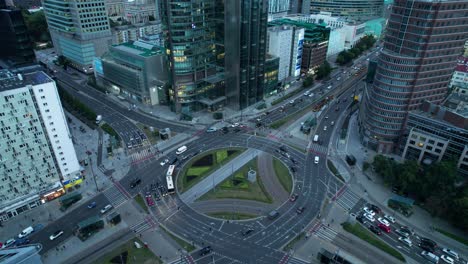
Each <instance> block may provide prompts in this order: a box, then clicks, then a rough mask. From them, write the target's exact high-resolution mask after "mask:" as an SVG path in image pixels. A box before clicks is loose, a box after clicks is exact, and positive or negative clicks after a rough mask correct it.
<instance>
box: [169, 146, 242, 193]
mask: <svg viewBox="0 0 468 264" xmlns="http://www.w3.org/2000/svg"><path fill="white" fill-rule="evenodd" d="M244 151H245V149H242V148H229V149H217V150H212V151H208V152H206V153H203V154H201V155H199V156H198V157H195V158H194V159H192V160H190V161H189V163H188V164H187V165H186V166H185V167H184V168H183V169H182V171H181V173H180V175H179V177H177V188H178V190H179V192H181V193H183V192H185V191H187V190H188V189H190V187H192V186H194V185H195V184H197V183H198V182H200V181H201V180H203V179H204V178H205V177H206V176H208V175H210V174H211V173H212V172H214V171H215V170H217V169H219V168H220V167H221V166H222V165H224V164H226V163H228V162H229V161H231V160H232V159H234V158H235V157H237V156H239V155H240V154H241V153H242V152H244ZM207 156H210V157H207ZM200 164H206V165H203V166H200ZM197 165H198V166H197Z"/></svg>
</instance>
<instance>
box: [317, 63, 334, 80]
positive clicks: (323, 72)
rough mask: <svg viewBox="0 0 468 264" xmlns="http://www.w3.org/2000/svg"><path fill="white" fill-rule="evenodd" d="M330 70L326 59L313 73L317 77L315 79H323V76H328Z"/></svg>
mask: <svg viewBox="0 0 468 264" xmlns="http://www.w3.org/2000/svg"><path fill="white" fill-rule="evenodd" d="M331 71H332V68H331V66H330V63H328V61H325V62H324V63H323V64H322V65H320V67H319V68H318V69H317V73H316V75H315V78H317V80H321V79H323V78H325V77H328V75H330V73H331Z"/></svg>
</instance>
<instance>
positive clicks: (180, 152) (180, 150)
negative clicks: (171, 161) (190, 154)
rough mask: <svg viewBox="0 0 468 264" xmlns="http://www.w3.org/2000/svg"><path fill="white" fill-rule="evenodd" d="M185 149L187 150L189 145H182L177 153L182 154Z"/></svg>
mask: <svg viewBox="0 0 468 264" xmlns="http://www.w3.org/2000/svg"><path fill="white" fill-rule="evenodd" d="M185 151H187V146H182V147H180V148H178V149H177V151H176V154H177V155H180V154H182V153H184V152H185Z"/></svg>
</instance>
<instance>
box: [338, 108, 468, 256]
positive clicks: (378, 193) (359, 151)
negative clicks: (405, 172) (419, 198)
mask: <svg viewBox="0 0 468 264" xmlns="http://www.w3.org/2000/svg"><path fill="white" fill-rule="evenodd" d="M338 146H339V148H340V149H341V150H343V151H344V153H345V154H343V155H346V154H347V153H350V154H352V155H353V156H354V157H355V158H356V167H357V168H356V169H354V170H353V171H352V174H354V176H355V177H353V179H352V180H351V185H350V187H351V189H353V191H355V192H357V193H363V192H364V193H366V196H367V199H368V200H370V201H372V202H373V203H375V204H377V205H378V206H380V207H382V208H385V209H386V211H387V212H391V213H393V214H394V215H396V216H397V218H398V220H399V221H400V222H402V223H403V224H407V225H412V226H414V227H415V229H416V232H417V233H419V234H421V235H423V236H426V237H432V238H434V240H436V241H439V242H441V243H442V244H446V245H448V246H450V247H451V248H452V249H453V250H455V251H458V252H460V253H461V252H467V250H468V247H467V246H466V245H463V244H461V243H459V242H458V241H455V240H452V239H450V238H448V237H446V236H444V235H442V234H440V233H439V232H436V231H433V230H432V229H431V227H434V226H437V227H439V228H441V229H444V230H446V231H448V232H451V233H453V234H457V235H458V236H460V237H467V234H465V233H464V232H463V231H460V230H457V229H456V228H454V227H453V226H452V225H450V224H449V223H448V222H446V221H445V220H443V219H440V218H434V217H432V216H431V215H430V214H429V213H428V212H427V211H425V210H423V209H421V208H420V207H418V206H415V207H414V208H413V214H412V215H411V216H410V217H405V216H403V215H401V214H400V213H398V212H396V211H394V210H392V209H390V208H388V206H387V201H388V199H389V198H391V197H393V196H394V194H393V193H392V192H391V190H389V188H387V187H385V186H384V183H383V181H382V180H381V178H380V177H379V176H378V175H374V174H372V172H365V173H363V172H362V164H363V162H364V161H367V162H369V163H371V162H372V160H373V158H374V156H375V155H377V153H375V152H374V151H372V150H370V149H367V148H364V147H363V146H362V145H361V143H360V138H359V132H358V122H357V113H355V114H354V115H353V116H352V117H351V119H350V123H349V128H348V136H347V140H346V141H345V144H341V143H340V144H338ZM392 157H394V158H395V159H396V160H400V159H401V158H400V157H399V156H395V155H393V156H392ZM345 166H347V165H346V164H345ZM348 170H349V169H348V167H345V168H343V167H340V168H339V171H340V173H346V171H348Z"/></svg>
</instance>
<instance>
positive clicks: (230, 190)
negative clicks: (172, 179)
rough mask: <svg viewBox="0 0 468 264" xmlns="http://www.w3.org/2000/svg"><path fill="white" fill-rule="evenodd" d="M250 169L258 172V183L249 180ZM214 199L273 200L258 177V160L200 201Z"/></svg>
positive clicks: (248, 163)
mask: <svg viewBox="0 0 468 264" xmlns="http://www.w3.org/2000/svg"><path fill="white" fill-rule="evenodd" d="M250 169H253V170H255V171H257V181H255V182H249V181H248V180H247V172H248V171H249V170H250ZM213 199H243V200H254V201H259V202H264V203H272V202H273V199H272V198H271V196H270V194H269V193H268V192H267V191H266V189H265V187H264V186H263V183H262V181H261V179H260V175H258V168H257V158H255V159H252V160H251V161H249V162H247V163H246V164H245V165H244V166H242V167H241V168H240V169H239V170H237V171H236V172H234V174H233V175H231V176H229V177H228V178H227V179H225V180H224V181H222V182H221V183H220V184H218V185H217V186H216V188H214V189H213V190H211V191H209V192H207V193H205V194H204V195H203V196H201V197H200V198H199V200H213Z"/></svg>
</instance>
